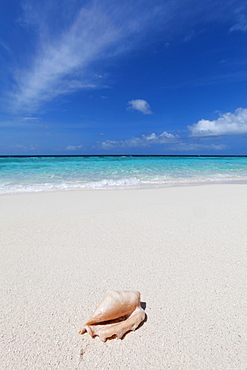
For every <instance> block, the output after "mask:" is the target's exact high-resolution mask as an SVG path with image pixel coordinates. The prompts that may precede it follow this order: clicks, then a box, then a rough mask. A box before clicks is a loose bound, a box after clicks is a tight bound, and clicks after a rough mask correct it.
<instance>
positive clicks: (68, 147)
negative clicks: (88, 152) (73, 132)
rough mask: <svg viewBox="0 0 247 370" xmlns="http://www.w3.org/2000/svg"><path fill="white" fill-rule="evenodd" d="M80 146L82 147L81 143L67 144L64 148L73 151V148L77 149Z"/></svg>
mask: <svg viewBox="0 0 247 370" xmlns="http://www.w3.org/2000/svg"><path fill="white" fill-rule="evenodd" d="M81 148H82V145H68V146H67V147H66V150H71V151H74V150H78V149H81Z"/></svg>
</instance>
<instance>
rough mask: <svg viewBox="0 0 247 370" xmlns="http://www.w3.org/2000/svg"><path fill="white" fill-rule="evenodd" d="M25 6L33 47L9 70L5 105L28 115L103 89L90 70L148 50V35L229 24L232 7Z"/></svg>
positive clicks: (229, 3) (189, 0)
mask: <svg viewBox="0 0 247 370" xmlns="http://www.w3.org/2000/svg"><path fill="white" fill-rule="evenodd" d="M23 2H24V6H23V11H24V14H23V17H22V25H24V26H25V27H26V30H27V31H29V34H31V35H32V37H31V38H32V42H30V44H29V49H30V50H28V49H26V53H25V54H24V55H23V56H22V64H21V65H22V66H20V65H19V66H18V68H16V69H15V71H12V72H13V73H12V86H11V91H10V92H9V93H8V106H9V107H10V109H11V110H12V111H13V110H20V109H23V110H26V111H29V112H33V111H35V110H37V108H38V107H40V105H42V104H43V103H45V102H49V101H51V100H53V99H54V98H56V97H58V96H59V95H63V94H69V93H72V92H75V91H77V90H79V89H88V88H89V89H92V88H93V89H94V88H97V87H99V86H101V84H102V82H101V80H100V79H98V78H97V74H96V73H94V71H93V69H94V68H96V67H95V64H96V63H97V62H98V61H99V60H102V59H104V58H108V57H113V56H116V55H119V54H121V53H123V52H128V51H129V50H132V49H133V48H137V47H141V46H140V45H147V44H148V43H150V42H152V39H153V38H152V35H155V34H156V35H157V33H159V34H160V35H161V34H165V35H166V39H169V38H170V37H172V36H173V35H174V34H175V33H179V32H180V33H182V32H183V31H184V30H185V29H186V27H187V26H186V25H188V24H190V26H191V27H192V28H193V27H194V26H195V25H196V24H197V23H198V22H199V19H200V22H202V23H203V22H204V23H205V22H207V21H208V20H214V21H215V20H216V21H217V20H218V21H222V20H224V21H228V22H229V20H230V19H231V18H232V17H233V15H232V10H233V8H234V3H235V1H233V0H225V3H224V7H223V8H222V6H221V5H222V4H221V1H219V0H214V1H213V0H208V1H207V2H198V0H186V1H184V2H181V1H179V0H167V1H166V2H164V1H163V0H153V1H152V2H151V3H150V2H148V1H144V0H136V1H135V2H133V1H132V0H125V1H124V2H114V4H113V2H112V1H110V0H104V1H100V0H86V1H84V2H83V6H82V2H81V1H79V0H73V1H71V2H68V1H65V0H60V1H59V2H57V1H55V0H49V1H47V2H42V5H40V4H39V2H33V1H31V0H25V1H24V0H23ZM238 3H239V1H238ZM240 3H241V1H240ZM235 18H236V15H235ZM242 23H243V22H242ZM233 27H234V26H233ZM235 27H236V25H235ZM241 27H243V26H241ZM186 32H187V31H186ZM144 38H145V43H141V42H140V41H141V40H143V39H144ZM26 42H27V43H28V42H29V40H27V41H26ZM7 47H8V46H7ZM5 103H6V99H5ZM5 105H6V104H5ZM147 111H148V110H147Z"/></svg>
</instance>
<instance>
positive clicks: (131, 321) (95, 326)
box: [79, 291, 146, 342]
mask: <svg viewBox="0 0 247 370" xmlns="http://www.w3.org/2000/svg"><path fill="white" fill-rule="evenodd" d="M145 316H146V315H145V312H144V310H143V309H142V307H141V303H140V293H139V292H137V291H134V292H126V291H112V292H110V293H109V294H108V295H107V296H106V297H105V298H104V299H103V301H101V303H100V304H99V305H98V307H97V308H96V310H95V311H94V313H93V314H92V316H91V317H90V318H89V319H88V320H87V322H86V323H85V324H84V326H83V328H82V330H81V331H80V332H79V333H80V334H83V333H85V332H86V331H87V332H88V334H89V335H91V337H95V336H96V335H97V336H99V338H100V340H102V342H105V341H106V339H107V338H111V337H113V336H116V337H117V338H122V337H123V336H124V334H125V333H126V332H128V331H130V330H135V329H136V328H137V327H138V326H139V325H140V323H141V322H142V321H143V320H144V319H145Z"/></svg>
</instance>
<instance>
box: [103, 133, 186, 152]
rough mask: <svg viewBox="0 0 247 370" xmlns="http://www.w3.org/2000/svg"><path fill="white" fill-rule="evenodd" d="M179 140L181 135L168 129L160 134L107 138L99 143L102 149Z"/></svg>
mask: <svg viewBox="0 0 247 370" xmlns="http://www.w3.org/2000/svg"><path fill="white" fill-rule="evenodd" d="M178 140H179V136H175V135H173V134H170V133H168V132H166V131H164V132H162V133H161V134H160V135H157V134H156V133H154V132H153V133H152V134H150V135H141V136H134V137H132V138H131V139H126V140H106V141H103V142H101V143H99V145H100V147H101V148H102V149H111V148H134V147H147V146H150V145H153V144H171V143H175V142H177V141H178Z"/></svg>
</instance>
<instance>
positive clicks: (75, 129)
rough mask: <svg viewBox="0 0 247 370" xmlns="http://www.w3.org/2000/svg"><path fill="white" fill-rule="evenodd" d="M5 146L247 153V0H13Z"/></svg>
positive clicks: (8, 17)
mask: <svg viewBox="0 0 247 370" xmlns="http://www.w3.org/2000/svg"><path fill="white" fill-rule="evenodd" d="M0 18H1V21H0V81H1V83H0V105H1V112H0V154H1V155H11V154H12V155H16V154H21V155H27V154H29V155H35V154H55V155H58V154H66V155H78V154H177V155H180V154H187V155H188V154H202V155H203V154H211V155H223V154H247V3H246V0H245V1H243V0H222V1H220V0H207V1H198V0H183V1H182V0H179V1H177V0H162V1H160V0H136V1H133V0H124V1H123V0H95V1H93V0H49V1H47V0H36V1H34V0H32V1H30V0H23V1H22V0H1V3H0Z"/></svg>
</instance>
